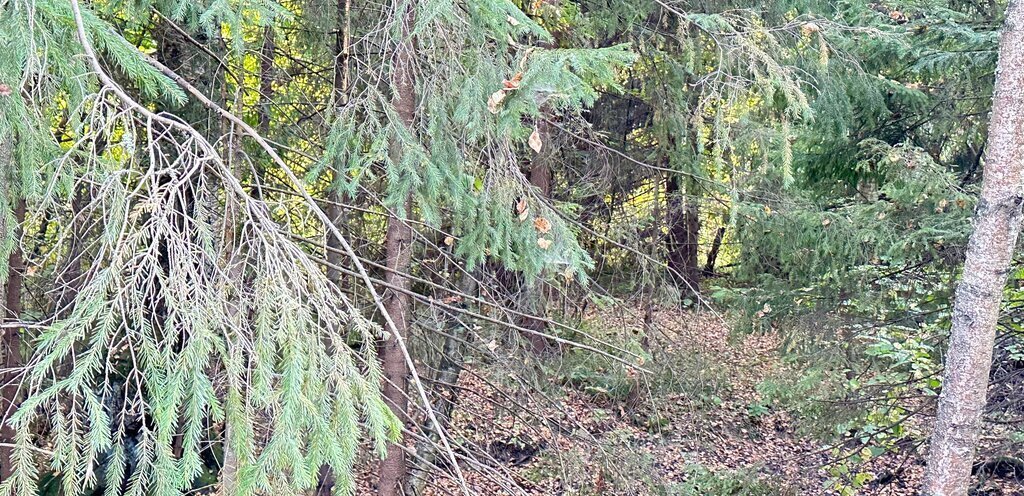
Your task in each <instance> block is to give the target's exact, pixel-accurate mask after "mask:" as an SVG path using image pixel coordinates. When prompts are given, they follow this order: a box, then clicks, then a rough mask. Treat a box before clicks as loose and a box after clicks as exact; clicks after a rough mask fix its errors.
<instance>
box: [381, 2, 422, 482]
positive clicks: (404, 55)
mask: <svg viewBox="0 0 1024 496" xmlns="http://www.w3.org/2000/svg"><path fill="white" fill-rule="evenodd" d="M403 9H404V10H403V11H402V12H400V13H399V15H400V16H401V17H400V18H399V19H398V22H399V23H401V31H400V34H399V40H398V47H397V49H396V51H395V57H394V69H393V74H392V85H393V87H394V89H395V95H394V97H393V103H394V106H395V110H396V111H397V113H398V117H399V118H400V119H401V120H402V124H403V125H405V126H406V127H407V128H409V131H410V132H413V128H414V119H415V112H416V82H415V79H414V77H415V76H414V72H413V64H414V62H415V61H414V56H415V47H414V44H413V38H412V27H413V24H414V17H415V10H414V9H415V4H414V3H413V2H408V3H405V4H403ZM389 153H390V154H391V161H392V163H393V164H398V163H400V162H401V161H402V157H401V156H402V153H403V150H402V149H401V144H400V143H398V142H397V141H394V142H392V143H391V150H390V152H389ZM403 203H404V204H403V205H402V206H401V210H402V212H396V213H395V214H392V215H391V216H389V217H388V227H387V233H386V235H385V242H384V245H385V246H384V247H385V251H386V257H387V260H386V263H385V265H386V266H387V274H385V276H384V280H385V282H387V283H388V285H389V287H394V288H397V289H391V290H388V292H387V294H386V295H385V297H384V310H385V311H387V313H388V315H389V316H390V317H391V320H392V321H393V322H394V324H395V329H394V332H396V333H398V334H400V335H401V336H402V337H407V336H408V335H409V321H410V317H411V311H412V301H411V299H410V297H409V294H408V292H407V291H408V289H409V287H410V282H409V278H408V274H409V272H410V271H411V269H412V235H413V232H412V228H411V227H410V226H409V223H408V222H407V221H406V220H405V219H404V218H402V217H399V216H411V215H412V194H411V193H410V194H409V196H407V197H406V199H405V201H404V202H403ZM380 353H381V361H382V362H383V369H384V387H383V393H384V399H385V401H386V402H387V404H388V406H389V407H390V408H391V409H392V410H393V411H394V412H395V414H396V415H398V417H399V418H400V419H401V420H402V421H403V422H405V421H407V410H408V407H409V405H408V396H407V394H406V391H407V389H408V388H407V382H408V375H409V367H408V365H407V363H406V361H405V356H404V353H403V351H402V348H401V341H400V340H399V338H398V336H395V335H394V334H390V335H389V336H388V338H387V339H386V340H385V341H384V342H383V343H382V344H381V350H380ZM408 474H409V468H408V466H407V465H406V461H405V451H404V450H403V447H402V446H399V445H392V446H390V447H389V448H388V453H387V456H386V458H385V459H384V461H383V462H381V467H380V483H379V484H378V487H377V492H378V494H380V495H381V496H401V495H403V494H405V484H406V482H407V479H408Z"/></svg>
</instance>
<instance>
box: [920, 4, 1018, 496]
mask: <svg viewBox="0 0 1024 496" xmlns="http://www.w3.org/2000/svg"><path fill="white" fill-rule="evenodd" d="M1022 30H1024V4H1022V3H1021V1H1020V0H1011V1H1010V3H1009V6H1008V7H1007V13H1006V23H1005V25H1004V26H1003V32H1002V38H1001V40H1000V45H999V65H998V70H997V72H996V85H995V92H994V95H993V101H992V116H991V120H990V123H989V146H988V149H987V151H986V156H985V168H984V171H983V176H982V187H981V198H980V199H979V201H978V207H977V210H976V212H975V214H974V232H973V233H972V234H971V239H970V242H969V244H968V246H967V257H966V260H965V261H964V269H963V275H962V276H961V279H960V284H959V286H957V290H956V299H955V303H954V306H953V327H952V332H951V336H950V342H949V351H948V353H947V355H946V368H945V376H944V380H943V387H942V394H941V395H940V396H939V409H938V415H937V417H936V419H935V431H934V432H933V433H932V438H931V449H930V451H929V453H928V470H927V473H926V475H925V482H924V488H923V494H925V495H927V496H962V495H965V494H967V490H968V486H969V483H970V477H971V466H972V463H973V460H974V453H975V449H976V447H977V444H978V435H979V430H980V428H981V416H982V411H983V410H984V407H985V394H986V391H987V389H988V378H989V370H990V369H991V367H992V347H993V344H994V342H995V334H996V322H997V320H998V317H999V307H1000V303H1001V301H1002V294H1003V287H1004V286H1005V284H1006V275H1007V271H1008V267H1009V264H1010V259H1011V256H1012V255H1013V250H1014V247H1015V245H1016V242H1017V236H1018V234H1019V233H1020V227H1021V216H1022V213H1021V203H1022V201H1024V198H1022V190H1021V185H1022V184H1024V31H1022Z"/></svg>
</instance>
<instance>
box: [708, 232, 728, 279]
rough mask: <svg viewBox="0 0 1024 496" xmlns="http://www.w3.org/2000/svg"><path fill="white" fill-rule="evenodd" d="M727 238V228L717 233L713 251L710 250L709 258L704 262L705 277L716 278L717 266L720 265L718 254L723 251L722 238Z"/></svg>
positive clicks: (712, 243)
mask: <svg viewBox="0 0 1024 496" xmlns="http://www.w3.org/2000/svg"><path fill="white" fill-rule="evenodd" d="M724 237H725V226H721V227H719V228H718V230H716V231H715V239H714V240H713V241H711V249H709V250H708V258H707V260H706V261H705V262H704V277H714V275H715V264H716V263H718V252H719V250H721V249H722V238H724Z"/></svg>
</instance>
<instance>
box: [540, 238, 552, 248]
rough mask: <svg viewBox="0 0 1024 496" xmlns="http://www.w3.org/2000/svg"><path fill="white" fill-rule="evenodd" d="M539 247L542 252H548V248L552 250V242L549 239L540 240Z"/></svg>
mask: <svg viewBox="0 0 1024 496" xmlns="http://www.w3.org/2000/svg"><path fill="white" fill-rule="evenodd" d="M537 246H539V247H540V249H542V250H547V249H548V248H551V240H550V239H548V238H538V239H537Z"/></svg>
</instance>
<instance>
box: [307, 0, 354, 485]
mask: <svg viewBox="0 0 1024 496" xmlns="http://www.w3.org/2000/svg"><path fill="white" fill-rule="evenodd" d="M335 7H336V9H337V12H336V15H337V28H336V33H335V35H334V53H333V55H334V105H335V106H336V107H343V106H345V105H346V104H347V103H348V94H349V93H348V92H349V87H348V80H349V63H348V58H349V36H351V26H352V24H351V20H350V17H349V16H350V13H351V11H352V0H338V2H337V4H336V6H335ZM331 172H332V174H333V177H332V180H333V183H332V184H331V185H330V186H329V187H328V189H327V195H326V196H327V205H326V207H325V208H324V213H325V214H327V218H328V219H329V220H330V222H331V223H333V224H334V225H335V226H336V227H338V229H339V230H342V229H344V228H345V226H346V224H348V216H347V215H346V211H345V208H344V207H342V205H341V203H342V202H343V201H344V200H345V198H344V196H343V195H342V194H341V193H340V192H339V189H340V187H341V184H340V182H341V180H342V179H341V178H342V176H343V175H344V174H345V171H344V170H342V168H341V160H338V161H337V162H336V165H335V167H334V168H333V170H332V171H331ZM347 263H348V260H347V257H345V252H344V250H342V246H341V241H340V240H338V238H337V237H335V236H331V235H329V234H328V235H327V279H328V280H330V281H331V282H332V283H334V284H335V285H336V286H337V287H338V289H340V290H344V289H345V273H344V272H343V271H342V268H343V267H346V266H347ZM335 480H336V479H335V475H334V472H333V471H332V470H331V467H329V466H327V465H324V466H322V467H320V473H319V474H318V476H317V484H316V490H315V491H314V495H316V496H328V495H330V494H331V492H332V491H333V489H334V484H335Z"/></svg>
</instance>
